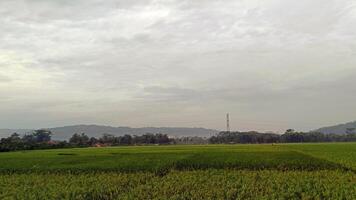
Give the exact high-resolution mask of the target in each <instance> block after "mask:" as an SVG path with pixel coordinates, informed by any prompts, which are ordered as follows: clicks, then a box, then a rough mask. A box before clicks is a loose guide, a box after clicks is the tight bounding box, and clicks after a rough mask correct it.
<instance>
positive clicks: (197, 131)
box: [0, 124, 219, 140]
mask: <svg viewBox="0 0 356 200" xmlns="http://www.w3.org/2000/svg"><path fill="white" fill-rule="evenodd" d="M44 129H47V130H50V131H52V133H53V136H52V139H54V140H68V139H69V138H70V137H71V136H72V135H73V134H74V133H85V134H86V135H88V136H89V137H100V136H102V134H104V133H107V134H112V135H115V136H122V135H125V134H129V135H142V134H145V133H163V134H167V135H169V136H172V137H184V136H200V137H210V136H211V135H213V134H216V133H218V132H219V131H218V130H214V129H207V128H201V127H192V128H190V127H141V128H132V127H128V126H118V127H114V126H104V125H96V124H79V125H69V126H62V127H54V128H44ZM31 131H33V129H0V138H2V137H8V136H9V135H11V134H12V133H14V132H16V133H19V134H22V135H23V134H26V133H29V132H31Z"/></svg>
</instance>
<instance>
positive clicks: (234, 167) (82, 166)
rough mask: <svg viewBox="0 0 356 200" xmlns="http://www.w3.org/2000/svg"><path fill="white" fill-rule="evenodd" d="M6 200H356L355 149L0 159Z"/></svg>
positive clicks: (205, 148) (69, 152) (118, 151)
mask: <svg viewBox="0 0 356 200" xmlns="http://www.w3.org/2000/svg"><path fill="white" fill-rule="evenodd" d="M0 163H1V165H0V199H9V200H10V199H355V198H356V187H355V184H356V173H355V172H356V143H329V144H278V145H276V144H274V145H271V144H269V145H267V144H266V145H192V146H187V145H181V146H176V145H170V146H136V147H129V146H127V147H105V148H74V149H52V150H33V151H17V152H7V153H0Z"/></svg>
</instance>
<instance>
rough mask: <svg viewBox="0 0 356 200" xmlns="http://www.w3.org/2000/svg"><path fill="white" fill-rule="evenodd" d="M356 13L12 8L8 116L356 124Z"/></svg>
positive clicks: (208, 5)
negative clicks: (230, 115) (234, 116)
mask: <svg viewBox="0 0 356 200" xmlns="http://www.w3.org/2000/svg"><path fill="white" fill-rule="evenodd" d="M355 14H356V10H355V3H354V2H353V1H351V0H341V1H336V0H333V1H330V2H328V3H325V2H324V1H322V0H316V1H308V0H302V1H292V0H266V1H257V0H248V1H247V0H246V1H232V0H231V1H230V0H228V1H219V0H196V1H189V0H183V1H178V0H158V1H156V0H155V1H154V0H144V1H138V0H137V1H136V0H134V1H119V0H117V1H116V0H108V1H105V2H103V1H99V0H78V1H69V0H68V1H67V0H66V1H54V0H52V1H45V0H37V1H31V0H4V1H1V2H0V27H1V29H0V63H2V65H1V66H0V70H1V71H0V73H1V76H0V92H1V95H2V96H7V97H9V98H10V99H11V101H8V100H7V101H5V104H2V105H0V111H6V112H7V114H9V113H10V111H11V109H10V110H9V108H15V107H18V105H24V107H22V108H23V109H24V111H23V112H24V113H26V114H29V113H31V112H33V113H38V114H41V116H44V117H38V123H37V122H36V117H34V119H32V120H31V121H26V120H24V119H23V118H21V115H22V114H21V110H16V112H15V113H13V114H12V115H11V116H12V117H11V119H12V120H6V123H8V124H12V125H13V126H14V127H15V128H16V126H17V124H19V125H18V126H19V127H20V126H25V125H28V124H32V126H36V125H41V126H43V127H48V126H50V124H51V123H52V122H53V121H60V122H63V123H68V124H73V121H74V122H78V121H80V120H82V122H91V123H99V122H103V123H105V124H113V125H115V124H116V123H120V124H122V123H126V124H127V125H132V126H139V125H152V126H153V125H157V126H164V125H171V124H174V122H175V121H178V120H179V117H178V116H183V117H182V118H184V119H186V120H187V121H189V119H191V120H193V119H195V118H196V117H197V116H201V117H202V121H204V119H206V120H207V121H209V123H206V124H204V123H203V122H201V123H199V125H200V126H207V127H208V128H221V126H222V125H221V124H220V122H218V118H220V117H218V116H220V115H221V114H222V113H225V112H227V111H231V112H234V113H238V115H239V116H240V118H239V120H241V121H242V122H243V123H242V124H240V125H239V126H241V127H244V128H250V129H254V128H255V127H254V126H253V125H252V124H251V123H250V121H255V122H256V123H257V121H261V122H263V121H264V120H265V119H266V118H269V119H270V120H271V121H275V122H276V125H275V126H274V127H273V126H272V125H271V126H270V127H268V128H269V129H273V130H280V129H283V128H285V126H289V125H290V126H295V127H294V128H300V129H307V128H317V126H318V125H319V124H326V123H330V122H333V121H338V122H339V121H342V120H354V118H356V115H355V114H353V112H352V111H351V110H352V109H351V108H352V102H354V99H355V96H354V95H353V92H354V90H355V87H354V84H353V82H352V81H351V80H352V77H353V76H354V75H355V73H356V72H355V67H354V66H355V64H356V58H355V56H354V54H355V46H356V42H355V41H356V36H355V34H354V30H355V28H356V24H355V21H356V20H355V17H356V15H355ZM331 94H333V95H331ZM305 102H307V103H305ZM341 104H343V105H347V106H348V108H346V107H342V106H340V105H341ZM41 105H43V106H41ZM305 105H309V106H311V107H313V108H315V109H317V111H318V113H323V114H325V115H324V116H325V117H322V118H320V117H319V118H317V117H316V115H317V114H315V113H312V112H311V109H310V108H308V107H306V106H305ZM26 106H27V107H26ZM31 107H33V108H31ZM177 107H179V108H180V109H176V108H177ZM34 108H40V109H38V110H35V109H34ZM327 111H328V112H334V113H336V114H335V117H332V116H329V115H326V113H327ZM153 112H154V113H156V114H152V113H153ZM291 112H292V113H293V114H290V113H291ZM53 113H58V114H57V115H56V114H53ZM95 113H100V116H99V115H97V114H95ZM303 113H307V115H308V116H309V117H305V116H303ZM342 113H344V115H342ZM45 116H48V120H46V117H45ZM133 116H140V117H138V118H135V120H132V121H130V120H128V119H133V118H134V117H133ZM192 116H194V117H192ZM282 118H283V120H281V119H282ZM214 120H216V122H215V123H211V122H210V121H214ZM22 122H23V125H21V123H22ZM244 122H246V123H245V124H244ZM277 122H278V123H277ZM185 123H186V125H187V126H191V123H188V122H183V121H181V123H180V125H184V124H185ZM8 124H0V126H4V127H9V126H8ZM281 124H282V125H283V128H282V127H280V125H281ZM303 124H311V125H308V126H307V127H306V126H304V125H303ZM311 126H315V127H311ZM236 128H239V127H236ZM258 128H260V129H263V127H258Z"/></svg>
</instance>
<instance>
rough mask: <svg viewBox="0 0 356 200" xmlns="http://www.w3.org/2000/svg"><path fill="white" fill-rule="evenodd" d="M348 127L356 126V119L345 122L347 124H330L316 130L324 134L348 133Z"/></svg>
mask: <svg viewBox="0 0 356 200" xmlns="http://www.w3.org/2000/svg"><path fill="white" fill-rule="evenodd" d="M348 128H356V121H354V122H349V123H345V124H339V125H336V126H328V127H323V128H319V129H317V130H315V131H317V132H321V133H324V134H332V133H334V134H341V135H343V134H346V130H347V129H348Z"/></svg>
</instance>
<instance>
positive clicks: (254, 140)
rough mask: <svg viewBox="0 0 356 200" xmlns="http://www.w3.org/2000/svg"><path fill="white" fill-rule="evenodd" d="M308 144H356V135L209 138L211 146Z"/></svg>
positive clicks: (240, 134)
mask: <svg viewBox="0 0 356 200" xmlns="http://www.w3.org/2000/svg"><path fill="white" fill-rule="evenodd" d="M302 142H304V143H307V142H356V133H355V132H354V131H348V132H347V133H346V134H343V135H340V134H323V133H319V132H297V131H295V130H293V129H288V130H287V131H286V132H285V133H284V134H282V135H279V134H274V133H259V132H255V131H251V132H220V133H219V134H217V135H216V136H213V137H210V138H209V143H211V144H235V143H236V144H237V143H241V144H261V143H302Z"/></svg>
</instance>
